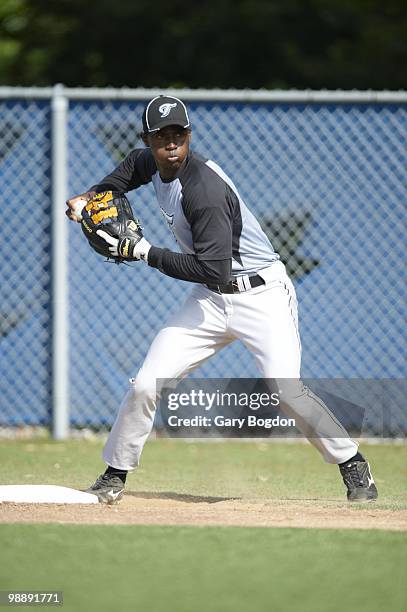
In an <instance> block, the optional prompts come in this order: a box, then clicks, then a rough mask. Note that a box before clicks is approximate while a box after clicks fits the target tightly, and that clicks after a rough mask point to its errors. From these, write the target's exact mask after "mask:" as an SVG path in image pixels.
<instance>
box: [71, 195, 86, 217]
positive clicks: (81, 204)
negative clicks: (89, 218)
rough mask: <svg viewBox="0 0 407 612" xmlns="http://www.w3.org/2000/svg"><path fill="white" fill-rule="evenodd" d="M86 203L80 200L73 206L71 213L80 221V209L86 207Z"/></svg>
mask: <svg viewBox="0 0 407 612" xmlns="http://www.w3.org/2000/svg"><path fill="white" fill-rule="evenodd" d="M87 203H88V202H87V200H84V199H83V198H82V199H81V200H77V201H76V202H75V203H74V205H73V212H74V213H75V215H76V216H77V217H79V218H80V219H82V209H83V207H84V206H86V204H87Z"/></svg>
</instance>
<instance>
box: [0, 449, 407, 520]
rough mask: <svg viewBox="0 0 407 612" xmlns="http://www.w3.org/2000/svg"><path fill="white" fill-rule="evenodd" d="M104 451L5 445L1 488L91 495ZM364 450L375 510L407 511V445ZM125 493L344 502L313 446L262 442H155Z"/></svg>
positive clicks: (332, 469) (335, 475) (0, 457)
mask: <svg viewBox="0 0 407 612" xmlns="http://www.w3.org/2000/svg"><path fill="white" fill-rule="evenodd" d="M101 450H102V442H101V441H100V440H96V441H93V442H89V441H85V440H70V441H67V442H53V441H50V440H40V441H38V440H37V441H34V440H33V441H5V440H2V441H0V482H2V483H3V484H30V483H31V484H59V485H63V486H69V487H74V488H86V487H87V486H88V485H89V484H90V483H91V482H92V481H93V480H94V478H95V477H96V476H97V475H98V474H99V473H100V472H101V471H103V469H104V464H103V462H102V460H101ZM361 451H362V452H363V453H364V454H365V455H366V457H367V458H368V459H369V461H370V464H371V466H372V470H373V473H374V476H375V479H376V481H377V485H378V488H379V494H380V499H379V501H378V502H377V504H376V505H375V507H377V508H389V509H405V508H407V485H406V483H407V445H400V446H396V445H377V446H374V445H372V446H363V445H362V446H361ZM128 489H129V490H134V491H148V492H164V491H169V492H174V493H179V494H190V495H198V496H210V497H241V498H243V499H250V500H256V499H258V500H262V499H307V500H318V503H321V502H327V503H329V504H332V503H335V502H338V503H339V504H341V503H344V500H345V497H344V491H345V489H344V486H343V483H342V481H341V478H340V477H339V472H338V469H337V467H336V466H334V465H327V464H325V463H324V462H323V461H322V460H321V458H320V457H319V455H318V453H317V452H316V451H315V450H314V449H313V448H312V447H311V446H310V445H308V444H283V443H282V444H278V443H265V442H260V441H258V442H256V441H254V442H249V443H246V442H231V441H229V442H222V443H196V442H195V443H194V442H185V441H183V440H172V439H161V440H155V441H151V442H149V443H148V444H147V445H146V447H145V450H144V454H143V458H142V464H141V466H140V468H139V469H138V470H137V471H136V472H134V473H132V474H130V476H129V478H128ZM364 507H367V508H368V506H364ZM358 508H360V506H358Z"/></svg>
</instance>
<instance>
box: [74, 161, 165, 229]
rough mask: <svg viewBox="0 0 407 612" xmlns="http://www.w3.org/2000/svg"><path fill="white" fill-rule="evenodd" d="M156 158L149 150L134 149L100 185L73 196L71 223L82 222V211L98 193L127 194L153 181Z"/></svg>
mask: <svg viewBox="0 0 407 612" xmlns="http://www.w3.org/2000/svg"><path fill="white" fill-rule="evenodd" d="M156 169H157V168H156V165H155V161H154V158H153V156H152V154H151V152H150V150H149V149H134V151H131V152H130V153H129V154H128V155H127V157H125V159H124V160H123V161H122V162H121V163H120V164H119V165H118V166H117V168H115V169H114V170H113V172H111V173H110V174H108V175H107V176H105V177H104V178H103V179H102V180H101V181H100V182H99V183H96V184H95V185H92V187H90V188H89V190H88V191H86V192H85V193H81V194H79V195H76V196H73V197H72V198H70V199H69V200H67V201H66V205H67V210H66V215H67V217H68V218H69V219H71V221H77V222H78V223H79V222H80V220H81V216H80V211H81V210H82V208H83V206H84V203H83V200H85V201H86V202H88V201H89V200H91V199H92V198H93V196H94V195H95V194H96V193H100V192H102V191H119V192H121V193H126V192H127V191H131V190H132V189H137V187H140V185H145V184H146V183H149V182H150V181H151V177H152V175H153V174H154V172H155V171H156Z"/></svg>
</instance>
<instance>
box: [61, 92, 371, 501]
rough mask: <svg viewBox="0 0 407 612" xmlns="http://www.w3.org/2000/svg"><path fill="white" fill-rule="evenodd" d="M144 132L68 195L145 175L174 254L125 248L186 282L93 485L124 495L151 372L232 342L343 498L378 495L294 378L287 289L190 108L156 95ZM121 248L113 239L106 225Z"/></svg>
mask: <svg viewBox="0 0 407 612" xmlns="http://www.w3.org/2000/svg"><path fill="white" fill-rule="evenodd" d="M142 124H143V133H142V140H143V142H144V145H145V147H143V148H137V149H134V150H133V151H131V152H130V153H129V154H128V155H127V157H126V158H125V159H124V160H123V161H122V163H121V164H120V165H119V166H118V167H117V168H116V169H115V170H113V172H112V173H111V174H109V175H108V176H106V177H105V178H103V179H102V180H101V181H100V182H99V183H97V184H95V185H93V186H92V187H91V188H90V189H89V190H88V191H87V192H85V193H83V194H80V195H78V196H75V197H73V198H71V199H70V200H68V201H67V206H68V209H67V211H66V214H67V216H68V217H69V218H70V219H71V220H73V221H80V220H81V214H80V211H81V208H82V206H83V200H84V199H85V200H87V201H89V200H90V199H91V198H92V197H93V195H94V194H95V193H97V192H102V191H107V190H114V191H118V192H123V193H124V192H128V191H131V190H133V189H137V188H139V187H141V186H142V185H145V184H147V183H150V182H152V184H153V186H154V189H155V193H156V196H157V201H158V210H160V211H161V214H162V215H163V216H164V218H165V220H166V222H167V223H168V226H169V229H170V230H171V231H172V232H173V234H174V236H175V238H176V240H177V243H178V245H179V248H180V251H181V252H174V251H171V250H169V249H166V248H161V247H160V246H159V245H157V246H156V245H152V244H150V243H149V242H148V240H147V239H146V238H145V237H142V238H141V239H139V240H138V241H133V242H132V243H131V244H130V257H131V258H132V259H134V260H140V261H142V262H144V263H143V265H148V266H150V267H151V268H156V269H157V270H159V271H160V272H161V273H163V274H166V275H167V276H171V277H173V278H176V279H179V280H183V281H187V282H189V283H191V286H192V289H191V291H190V293H189V295H188V297H187V298H186V301H185V303H184V304H183V305H182V307H181V308H179V309H178V311H177V312H176V313H175V314H173V315H172V316H171V317H170V319H169V320H168V321H167V323H166V324H165V325H164V327H163V329H161V331H159V333H158V334H157V336H156V337H155V339H154V340H153V342H152V344H151V347H150V349H149V351H148V353H147V356H146V358H145V361H144V363H143V365H142V367H141V368H140V370H139V371H138V373H137V376H136V378H135V379H130V386H129V389H128V392H127V393H126V396H125V398H124V400H123V403H122V405H121V407H120V410H119V412H118V414H117V417H116V420H115V423H114V425H113V428H112V430H111V432H110V435H109V437H108V440H107V442H106V445H105V447H104V451H103V458H104V460H105V462H106V463H107V469H106V471H105V472H104V473H103V474H102V475H101V476H99V477H98V478H97V480H96V482H95V483H94V485H92V486H91V487H90V489H88V491H89V492H91V493H94V494H95V495H97V496H98V498H99V500H100V501H101V502H104V503H115V502H117V501H119V500H120V499H121V497H122V496H123V491H124V487H125V481H126V476H127V473H128V472H129V471H131V470H134V469H135V468H136V467H137V466H138V465H139V462H140V456H141V453H142V450H143V446H144V444H145V442H146V440H147V438H148V436H149V434H150V432H151V429H152V427H153V421H154V415H155V408H156V399H157V389H156V380H157V379H159V378H161V379H173V378H180V377H183V376H185V375H186V374H188V373H189V372H191V371H192V370H193V369H194V368H196V367H198V366H199V365H201V364H202V363H203V362H204V361H205V360H206V359H208V358H209V357H211V356H212V355H215V353H217V351H219V350H220V349H222V348H223V347H224V346H226V345H228V344H229V343H230V342H233V341H234V340H236V339H240V340H242V342H243V343H244V344H245V345H246V347H247V348H248V349H249V350H250V351H251V352H252V353H253V355H254V357H255V360H256V362H257V365H258V368H259V371H260V373H261V375H262V377H263V378H266V379H276V380H277V381H278V387H279V389H280V390H281V392H282V393H281V401H282V402H283V403H282V407H283V409H284V411H285V412H286V413H287V414H289V415H290V416H292V417H294V418H295V421H296V424H297V426H299V428H300V429H301V430H302V432H303V433H304V435H305V436H306V437H307V438H308V439H309V441H310V442H311V444H313V445H314V446H315V447H316V449H317V450H318V451H319V452H320V453H321V455H322V457H323V458H324V460H325V461H327V462H329V463H335V464H337V465H339V469H340V472H341V475H342V477H343V480H344V483H345V485H346V487H347V498H348V500H349V501H352V502H353V501H370V500H374V499H376V498H377V489H376V486H375V484H374V480H373V478H372V475H371V472H370V467H369V464H368V463H367V461H366V460H365V459H364V457H363V456H362V455H361V454H360V453H359V451H358V445H357V443H356V442H355V441H353V440H352V439H350V437H349V435H348V434H347V432H346V431H345V430H344V428H343V427H342V425H341V424H340V423H339V422H338V421H337V420H336V419H335V417H334V416H333V415H332V413H331V412H330V411H329V409H328V408H327V406H326V405H325V404H324V403H323V402H322V400H321V399H319V398H318V397H317V396H316V395H315V394H313V393H312V392H311V391H310V390H309V389H308V388H307V387H306V386H304V385H303V383H302V382H301V380H300V363H301V344H300V336H299V330H298V316H297V301H296V295H295V290H294V286H293V284H292V282H291V280H290V279H289V277H288V276H287V273H286V270H285V266H284V265H283V263H282V262H281V261H280V259H279V255H278V254H277V253H276V252H275V251H274V249H273V247H272V245H271V244H270V241H269V240H268V238H267V237H266V235H265V234H264V232H263V231H262V229H261V227H260V224H259V223H258V221H257V219H256V218H255V217H254V215H253V214H252V212H251V211H250V210H249V208H248V207H247V206H246V204H245V202H244V201H243V200H242V198H241V196H240V195H239V191H238V189H237V188H236V186H235V185H234V183H233V182H232V180H231V179H230V178H229V177H228V176H227V175H226V174H225V172H224V171H223V170H222V168H220V167H219V166H218V165H217V164H216V163H215V162H214V161H212V160H211V159H207V158H204V157H201V156H200V155H197V154H196V153H195V152H193V151H192V150H191V149H190V142H191V124H190V119H189V116H188V111H187V108H186V106H185V104H184V103H183V102H182V101H181V100H179V99H178V98H175V97H172V96H157V97H155V98H153V99H152V100H150V101H149V102H148V104H147V105H146V107H145V109H144V112H143V117H142ZM100 235H101V236H102V238H106V241H107V243H108V248H109V251H110V252H111V253H112V255H117V250H118V243H119V240H118V239H117V238H112V237H111V236H110V235H108V234H107V233H103V232H102V233H101V234H100Z"/></svg>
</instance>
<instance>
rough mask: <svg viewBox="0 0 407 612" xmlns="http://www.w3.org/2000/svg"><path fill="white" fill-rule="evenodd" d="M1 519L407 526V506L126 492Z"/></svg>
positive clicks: (4, 508)
mask: <svg viewBox="0 0 407 612" xmlns="http://www.w3.org/2000/svg"><path fill="white" fill-rule="evenodd" d="M0 523H61V524H64V523H70V524H85V525H86V524H88V525H97V524H104V525H178V526H180V525H190V526H197V527H202V526H241V527H309V528H338V529H343V528H345V529H386V530H389V529H390V530H399V531H405V530H407V511H406V510H387V509H380V508H378V507H375V504H374V503H371V504H364V505H363V506H362V507H361V506H355V505H352V506H350V505H346V504H344V503H342V502H339V501H324V502H321V501H320V500H278V501H276V500H270V501H263V500H262V501H246V500H241V499H230V498H229V499H225V498H210V497H198V496H193V495H181V494H176V493H155V494H154V493H132V492H128V493H127V494H126V495H125V497H124V499H123V500H122V502H121V503H120V504H117V505H115V506H105V505H102V504H100V505H96V506H95V505H79V504H78V505H60V504H16V503H8V502H6V503H2V504H0Z"/></svg>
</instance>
